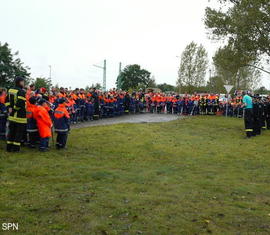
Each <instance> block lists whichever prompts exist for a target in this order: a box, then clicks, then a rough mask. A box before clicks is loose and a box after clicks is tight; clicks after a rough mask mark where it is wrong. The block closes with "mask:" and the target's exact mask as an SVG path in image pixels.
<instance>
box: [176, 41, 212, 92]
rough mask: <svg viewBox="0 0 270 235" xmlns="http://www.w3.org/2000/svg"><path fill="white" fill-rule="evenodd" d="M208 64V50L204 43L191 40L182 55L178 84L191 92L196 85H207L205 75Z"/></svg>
mask: <svg viewBox="0 0 270 235" xmlns="http://www.w3.org/2000/svg"><path fill="white" fill-rule="evenodd" d="M207 65H208V58H207V52H206V50H205V48H204V47H203V46H202V45H199V46H198V45H197V44H196V43H195V42H191V43H190V44H188V45H187V46H186V48H185V50H184V51H183V53H182V56H181V63H180V68H179V71H178V80H177V86H178V87H180V89H181V88H182V90H183V88H186V89H187V90H186V91H187V92H189V93H191V92H193V91H194V90H195V88H196V87H202V86H204V85H205V75H206V69H207Z"/></svg>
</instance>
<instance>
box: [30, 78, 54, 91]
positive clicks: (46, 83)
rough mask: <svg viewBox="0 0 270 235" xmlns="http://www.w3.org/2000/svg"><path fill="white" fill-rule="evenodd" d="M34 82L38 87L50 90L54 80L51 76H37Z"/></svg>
mask: <svg viewBox="0 0 270 235" xmlns="http://www.w3.org/2000/svg"><path fill="white" fill-rule="evenodd" d="M34 84H35V87H36V89H39V88H41V87H44V88H46V89H47V90H49V89H50V88H51V87H52V80H51V79H50V78H36V80H35V81H34Z"/></svg>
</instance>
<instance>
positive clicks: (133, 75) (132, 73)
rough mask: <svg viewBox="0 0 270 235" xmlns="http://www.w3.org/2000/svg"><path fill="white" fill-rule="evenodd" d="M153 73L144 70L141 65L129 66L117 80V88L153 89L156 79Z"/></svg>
mask: <svg viewBox="0 0 270 235" xmlns="http://www.w3.org/2000/svg"><path fill="white" fill-rule="evenodd" d="M150 75H151V73H150V72H148V71H147V70H145V69H142V68H141V66H140V65H137V64H134V65H128V66H126V67H125V68H124V70H123V71H122V72H121V73H120V75H119V76H118V78H117V82H116V83H117V87H118V88H119V89H122V90H129V89H138V88H147V87H153V85H155V82H154V79H153V78H151V77H150Z"/></svg>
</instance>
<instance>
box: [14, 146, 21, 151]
mask: <svg viewBox="0 0 270 235" xmlns="http://www.w3.org/2000/svg"><path fill="white" fill-rule="evenodd" d="M20 150H21V147H20V146H19V145H14V146H13V152H20Z"/></svg>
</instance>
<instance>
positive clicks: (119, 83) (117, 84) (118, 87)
mask: <svg viewBox="0 0 270 235" xmlns="http://www.w3.org/2000/svg"><path fill="white" fill-rule="evenodd" d="M121 72H122V63H121V62H120V63H119V73H118V77H117V79H116V86H117V89H120V85H121V78H120V74H121Z"/></svg>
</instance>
